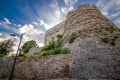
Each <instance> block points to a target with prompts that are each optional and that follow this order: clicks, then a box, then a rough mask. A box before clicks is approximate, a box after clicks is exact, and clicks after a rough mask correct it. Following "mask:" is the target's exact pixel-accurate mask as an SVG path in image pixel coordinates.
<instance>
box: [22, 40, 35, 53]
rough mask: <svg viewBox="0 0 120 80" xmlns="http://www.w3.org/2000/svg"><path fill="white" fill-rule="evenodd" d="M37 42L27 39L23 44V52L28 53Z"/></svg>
mask: <svg viewBox="0 0 120 80" xmlns="http://www.w3.org/2000/svg"><path fill="white" fill-rule="evenodd" d="M36 46H37V44H36V42H35V41H34V40H31V41H27V42H26V43H25V44H24V45H23V46H22V49H21V50H22V52H23V53H28V51H29V49H30V48H32V47H36Z"/></svg>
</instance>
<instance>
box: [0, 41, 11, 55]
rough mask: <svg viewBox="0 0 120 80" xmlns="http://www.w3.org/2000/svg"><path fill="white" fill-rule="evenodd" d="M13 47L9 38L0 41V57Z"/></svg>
mask: <svg viewBox="0 0 120 80" xmlns="http://www.w3.org/2000/svg"><path fill="white" fill-rule="evenodd" d="M12 47H13V42H12V41H11V40H5V41H3V42H0V57H4V56H6V55H7V54H9V53H10V52H11V51H13V49H12Z"/></svg>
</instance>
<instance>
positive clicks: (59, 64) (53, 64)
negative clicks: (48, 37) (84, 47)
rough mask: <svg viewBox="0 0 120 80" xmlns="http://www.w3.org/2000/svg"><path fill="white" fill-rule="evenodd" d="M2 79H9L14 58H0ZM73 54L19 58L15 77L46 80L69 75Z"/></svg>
mask: <svg viewBox="0 0 120 80" xmlns="http://www.w3.org/2000/svg"><path fill="white" fill-rule="evenodd" d="M0 61H1V64H2V65H3V66H2V67H1V72H0V78H8V77H9V75H10V70H11V67H12V64H13V58H0ZM70 62H71V54H64V55H63V54H60V55H51V56H43V57H27V58H24V57H19V58H18V59H17V62H16V66H15V70H14V74H13V77H14V78H16V79H22V80H41V79H43V80H45V79H50V78H59V77H64V76H68V75H69V72H70V71H69V70H70Z"/></svg>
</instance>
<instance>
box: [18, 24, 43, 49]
mask: <svg viewBox="0 0 120 80" xmlns="http://www.w3.org/2000/svg"><path fill="white" fill-rule="evenodd" d="M19 32H20V33H23V34H24V36H23V41H22V42H23V43H25V42H26V41H29V40H35V41H36V42H37V44H39V46H40V47H41V46H43V45H44V35H45V34H44V33H43V32H42V31H39V30H37V29H35V28H34V26H33V25H32V24H25V25H24V26H23V27H21V28H20V29H19Z"/></svg>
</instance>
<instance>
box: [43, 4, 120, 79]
mask: <svg viewBox="0 0 120 80" xmlns="http://www.w3.org/2000/svg"><path fill="white" fill-rule="evenodd" d="M73 33H76V34H77V37H76V39H75V40H74V42H73V43H69V40H70V37H71V35H72V34H73ZM58 34H62V35H63V47H67V48H69V49H70V50H71V54H72V64H71V77H72V78H74V79H78V80H87V79H120V73H119V72H120V29H119V28H118V27H116V26H115V25H114V23H112V22H111V21H110V20H109V19H108V18H106V17H105V16H104V15H103V14H102V13H101V12H100V11H99V10H98V8H97V7H96V5H92V6H90V5H88V4H86V5H81V6H79V7H78V8H77V10H75V11H71V12H69V13H68V15H67V17H66V20H65V21H64V22H62V23H60V24H58V25H56V26H55V27H53V28H51V29H50V30H48V31H47V32H46V37H45V44H48V42H49V41H50V40H51V39H52V38H55V37H56V35H58Z"/></svg>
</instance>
